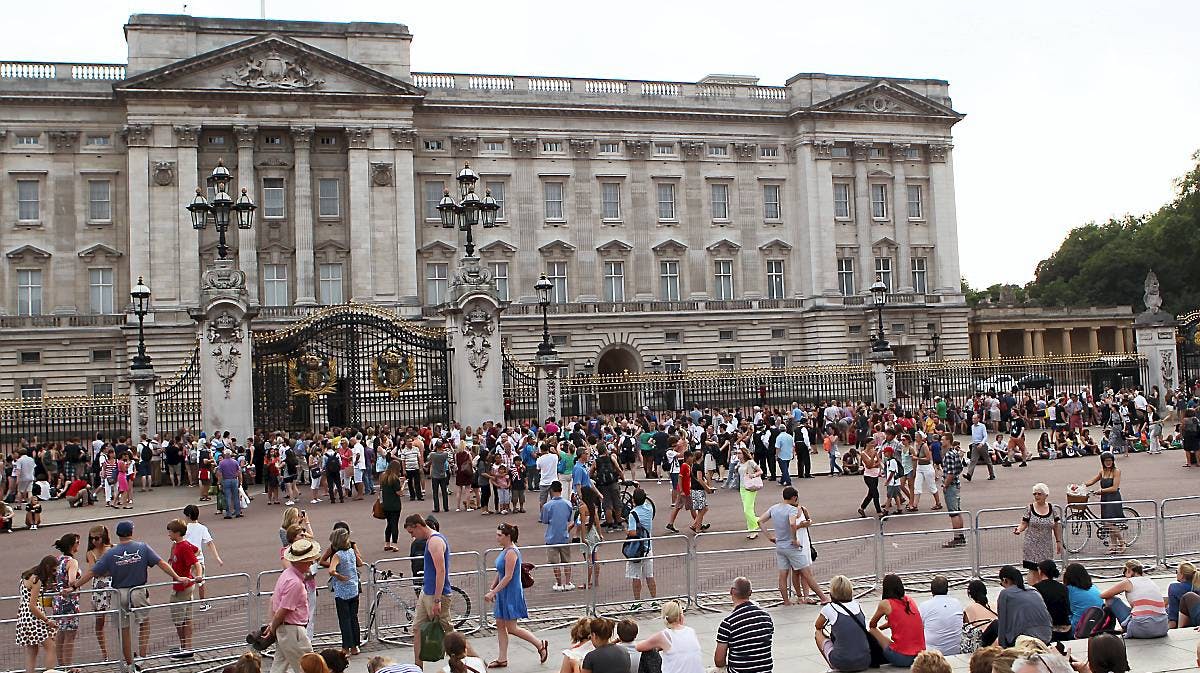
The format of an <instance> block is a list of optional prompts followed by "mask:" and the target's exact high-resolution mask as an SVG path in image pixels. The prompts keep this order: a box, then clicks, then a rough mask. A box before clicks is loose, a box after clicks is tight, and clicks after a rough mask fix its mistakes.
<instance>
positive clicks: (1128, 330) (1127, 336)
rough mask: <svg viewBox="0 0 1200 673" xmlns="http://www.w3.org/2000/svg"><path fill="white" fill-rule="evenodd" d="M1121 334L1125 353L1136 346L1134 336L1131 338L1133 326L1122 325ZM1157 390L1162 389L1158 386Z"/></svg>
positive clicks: (1131, 350)
mask: <svg viewBox="0 0 1200 673" xmlns="http://www.w3.org/2000/svg"><path fill="white" fill-rule="evenodd" d="M1121 334H1122V336H1123V337H1124V341H1125V352H1126V353H1131V352H1133V351H1134V350H1135V349H1136V348H1137V342H1136V341H1134V338H1133V328H1132V327H1122V328H1121ZM1159 390H1162V389H1161V388H1159Z"/></svg>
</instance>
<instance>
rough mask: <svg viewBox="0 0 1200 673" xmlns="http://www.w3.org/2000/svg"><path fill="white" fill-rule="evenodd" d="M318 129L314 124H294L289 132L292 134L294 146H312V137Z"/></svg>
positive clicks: (297, 147) (300, 147)
mask: <svg viewBox="0 0 1200 673" xmlns="http://www.w3.org/2000/svg"><path fill="white" fill-rule="evenodd" d="M316 130H317V129H316V128H315V127H312V126H293V127H291V128H289V129H288V133H290V134H291V136H292V146H293V147H295V148H296V149H308V148H310V147H312V137H313V133H315V132H316Z"/></svg>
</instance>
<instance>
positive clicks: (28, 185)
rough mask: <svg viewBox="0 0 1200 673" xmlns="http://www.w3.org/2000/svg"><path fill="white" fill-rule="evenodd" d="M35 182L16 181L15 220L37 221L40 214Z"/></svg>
mask: <svg viewBox="0 0 1200 673" xmlns="http://www.w3.org/2000/svg"><path fill="white" fill-rule="evenodd" d="M39 187H40V185H39V184H38V181H37V180H17V219H18V220H25V221H30V220H37V219H38V218H39V217H40V214H41V207H40V203H39V202H38V191H39Z"/></svg>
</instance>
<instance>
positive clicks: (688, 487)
mask: <svg viewBox="0 0 1200 673" xmlns="http://www.w3.org/2000/svg"><path fill="white" fill-rule="evenodd" d="M690 459H691V454H690V453H687V452H685V453H684V454H683V458H682V460H681V461H680V463H679V487H678V489H677V494H676V496H675V507H673V508H672V509H671V522H670V523H668V524H667V530H669V531H671V532H672V533H678V532H679V529H678V528H676V527H675V517H677V516H679V511H680V510H683V509H686V510H688V511H691V509H692V470H693V469H694V468H693V467H692V461H691V460H690ZM695 518H696V513H695V512H692V519H695Z"/></svg>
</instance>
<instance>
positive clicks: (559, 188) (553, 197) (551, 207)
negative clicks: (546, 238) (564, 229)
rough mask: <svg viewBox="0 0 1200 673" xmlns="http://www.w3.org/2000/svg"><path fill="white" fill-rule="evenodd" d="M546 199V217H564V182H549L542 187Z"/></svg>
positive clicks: (551, 218) (559, 218)
mask: <svg viewBox="0 0 1200 673" xmlns="http://www.w3.org/2000/svg"><path fill="white" fill-rule="evenodd" d="M542 192H543V194H544V195H545V200H546V219H547V220H561V219H563V183H561V182H547V183H546V184H545V185H543V187H542Z"/></svg>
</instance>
